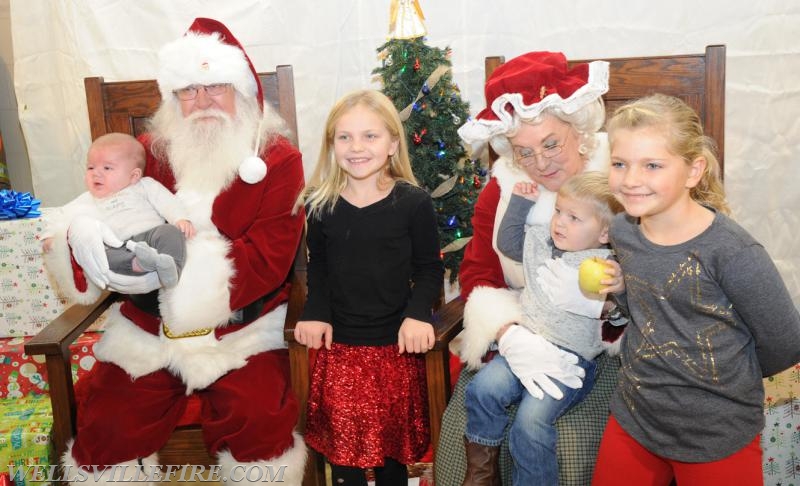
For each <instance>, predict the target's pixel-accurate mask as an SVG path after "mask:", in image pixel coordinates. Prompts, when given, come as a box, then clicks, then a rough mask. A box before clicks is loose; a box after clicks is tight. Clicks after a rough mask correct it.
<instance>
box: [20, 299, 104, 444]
mask: <svg viewBox="0 0 800 486" xmlns="http://www.w3.org/2000/svg"><path fill="white" fill-rule="evenodd" d="M118 297H119V294H115V293H111V292H108V291H106V292H103V293H102V294H101V295H100V298H99V299H98V300H97V302H95V303H94V304H90V305H80V304H75V305H73V306H71V307H69V308H68V309H67V310H65V311H64V312H62V313H61V314H60V315H59V316H58V317H56V318H55V320H53V321H51V322H50V324H48V325H47V327H45V328H44V329H42V331H41V332H39V334H37V335H35V336H33V337H32V338H30V339H29V340H28V341H27V342H26V343H25V353H26V354H28V355H37V354H43V355H45V366H46V367H47V383H48V385H49V387H50V404H51V405H52V407H53V439H52V443H53V448H54V450H55V456H54V457H56V458H60V457H62V456H63V454H64V452H65V451H66V449H67V443H68V442H69V440H70V439H72V437H73V436H74V435H75V417H76V414H77V411H76V405H75V389H74V388H73V385H72V366H71V363H70V350H69V345H70V344H72V342H73V341H75V339H77V337H78V336H79V335H80V334H81V333H82V332H83V331H84V330H86V328H87V327H89V325H91V324H92V323H93V322H94V321H95V320H96V319H97V318H98V317H100V315H101V314H102V313H103V312H105V310H106V309H108V308H109V307H110V306H111V304H113V303H114V302H116V300H117V298H118Z"/></svg>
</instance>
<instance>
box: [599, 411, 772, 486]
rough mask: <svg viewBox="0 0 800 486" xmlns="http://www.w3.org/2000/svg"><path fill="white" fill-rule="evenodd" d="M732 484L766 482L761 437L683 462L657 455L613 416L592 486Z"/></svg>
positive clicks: (726, 485)
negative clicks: (711, 457)
mask: <svg viewBox="0 0 800 486" xmlns="http://www.w3.org/2000/svg"><path fill="white" fill-rule="evenodd" d="M673 478H674V479H675V481H676V482H677V483H678V485H679V486H715V485H719V486H729V485H731V484H742V485H747V486H759V485H763V484H764V477H763V475H762V472H761V445H760V437H756V438H755V439H753V441H752V442H750V443H749V444H747V445H746V446H744V447H743V448H742V449H740V450H739V451H737V452H735V453H733V454H731V455H730V456H728V457H726V458H724V459H720V460H718V461H713V462H700V463H690V462H680V461H674V460H671V459H666V458H664V457H661V456H657V455H656V454H653V453H652V452H650V451H648V450H647V449H645V448H644V447H642V446H641V445H640V444H639V443H638V442H636V440H635V439H634V438H633V437H631V436H630V435H628V433H627V432H625V431H624V430H623V429H622V427H620V425H619V423H618V422H617V421H616V420H615V419H614V417H613V416H611V417H610V418H609V420H608V424H607V425H606V430H605V432H604V433H603V439H602V441H601V442H600V451H599V452H598V454H597V464H596V465H595V468H594V478H593V479H592V486H617V485H619V484H635V485H637V486H661V485H663V486H666V485H668V484H670V482H671V481H672V479H673Z"/></svg>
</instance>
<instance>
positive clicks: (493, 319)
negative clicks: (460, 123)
mask: <svg viewBox="0 0 800 486" xmlns="http://www.w3.org/2000/svg"><path fill="white" fill-rule="evenodd" d="M608 153H609V151H608V145H607V142H606V139H605V136H604V135H603V136H598V147H597V149H596V151H595V156H594V158H592V159H590V160H589V161H588V162H587V164H586V169H585V170H602V171H606V170H607V168H608ZM517 182H532V180H531V178H530V177H529V176H528V175H527V173H525V172H524V171H523V170H522V169H519V168H517V167H515V166H514V163H513V161H512V160H511V159H510V158H506V157H500V158H499V159H498V160H497V161H495V163H494V165H493V167H492V178H491V180H490V181H489V183H488V184H486V186H485V187H484V188H483V190H482V191H481V194H480V196H479V197H478V200H477V202H476V204H475V213H474V215H473V217H472V229H473V236H472V240H470V242H469V244H468V245H467V246H466V248H465V250H464V259H463V261H462V262H461V268H460V271H459V275H458V279H459V284H460V285H461V298H462V299H464V300H465V301H466V304H465V306H464V332H463V334H462V345H461V349H460V351H459V355H460V356H461V359H462V361H464V362H465V363H466V365H467V366H469V367H471V368H477V367H480V366H481V358H482V357H483V355H484V354H486V351H487V350H488V349H489V347H490V346H491V344H492V343H493V342H494V340H495V337H496V335H497V331H499V330H500V328H501V327H503V326H504V325H505V324H512V323H515V322H521V320H522V315H523V313H522V306H521V305H520V301H519V296H520V290H521V289H522V288H523V287H524V285H525V278H524V275H523V270H522V264H521V263H520V262H515V261H513V260H511V259H509V258H507V257H506V256H504V255H503V254H502V253H501V252H500V251H499V250H498V249H497V229H498V228H499V227H500V221H501V220H502V218H503V215H504V214H505V211H506V208H508V201H509V199H510V198H511V194H512V191H513V188H514V184H516V183H517ZM539 191H540V196H539V199H538V202H537V203H536V204H535V205H534V207H533V209H531V212H530V214H529V215H528V221H527V222H528V224H549V222H550V218H551V217H552V215H553V211H554V207H555V197H556V195H555V193H553V192H550V191H548V190H547V189H545V188H544V187H543V186H539ZM598 331H599V330H598Z"/></svg>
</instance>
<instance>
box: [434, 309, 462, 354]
mask: <svg viewBox="0 0 800 486" xmlns="http://www.w3.org/2000/svg"><path fill="white" fill-rule="evenodd" d="M463 322H464V301H463V300H461V299H460V298H456V299H453V300H451V301H450V302H447V303H446V304H444V305H442V306H441V307H440V308H439V309H438V310H437V311H436V312H435V313H434V314H433V321H432V324H433V332H434V334H435V336H436V343H435V344H434V346H433V349H447V347H448V346H449V345H450V341H452V340H453V338H455V337H456V336H457V335H458V333H460V332H461V329H462V328H463Z"/></svg>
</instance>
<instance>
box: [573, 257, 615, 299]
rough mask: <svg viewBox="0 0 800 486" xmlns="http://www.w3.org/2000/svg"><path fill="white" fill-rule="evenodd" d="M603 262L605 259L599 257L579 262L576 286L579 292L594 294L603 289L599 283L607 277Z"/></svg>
mask: <svg viewBox="0 0 800 486" xmlns="http://www.w3.org/2000/svg"><path fill="white" fill-rule="evenodd" d="M605 262H606V261H605V259H603V258H600V257H592V258H587V259H586V260H584V261H582V262H581V265H580V267H578V285H580V287H581V290H583V291H584V292H588V293H591V294H596V293H598V292H599V291H600V289H602V288H603V287H604V285H603V284H601V283H600V281H601V280H603V279H605V278H607V277H608V275H606V263H605Z"/></svg>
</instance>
